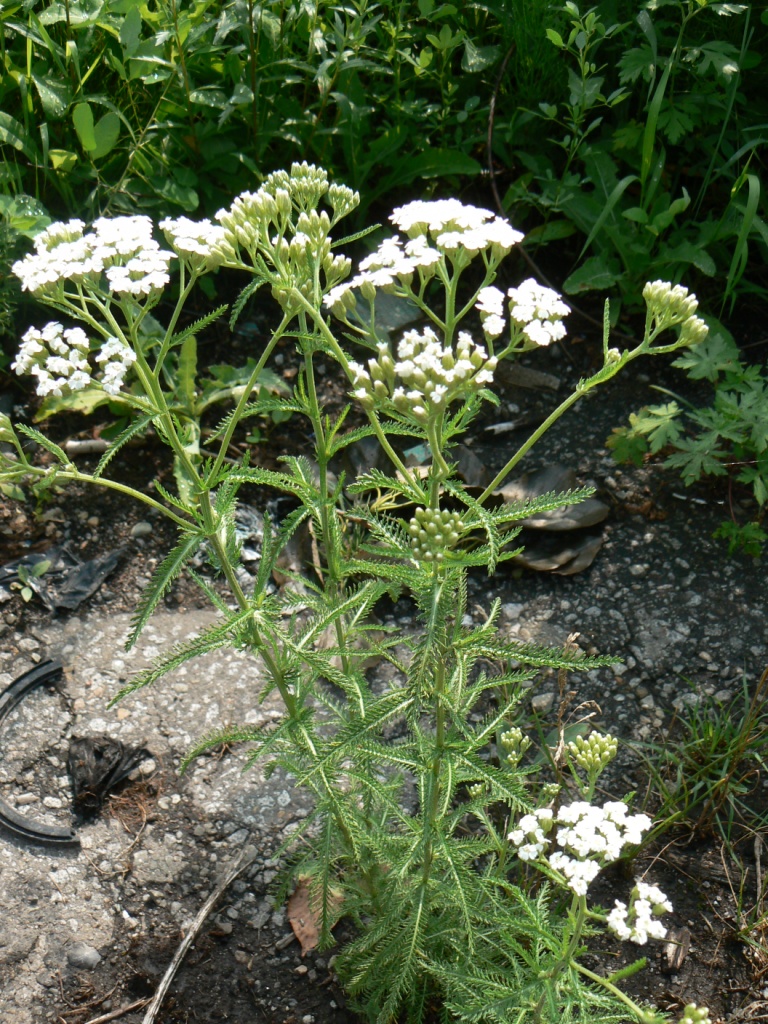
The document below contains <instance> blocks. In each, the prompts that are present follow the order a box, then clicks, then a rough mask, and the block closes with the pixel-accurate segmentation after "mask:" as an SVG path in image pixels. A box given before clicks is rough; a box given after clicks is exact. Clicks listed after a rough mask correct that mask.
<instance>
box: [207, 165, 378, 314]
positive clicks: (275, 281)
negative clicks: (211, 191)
mask: <svg viewBox="0 0 768 1024" xmlns="http://www.w3.org/2000/svg"><path fill="white" fill-rule="evenodd" d="M323 198H325V202H326V203H327V204H328V205H330V207H331V214H330V215H329V213H328V212H327V211H326V210H321V209H318V205H319V203H320V201H321V199H323ZM359 202H360V196H359V195H358V193H357V192H353V191H352V190H351V189H349V188H347V187H346V186H345V185H329V183H328V175H327V173H326V172H325V171H324V170H323V169H322V168H319V167H314V166H313V165H311V164H307V163H301V164H294V165H293V166H292V168H291V172H290V174H289V173H288V172H287V171H275V172H274V173H273V174H270V175H268V176H267V177H266V178H265V180H264V182H263V184H262V185H261V187H260V188H259V189H258V191H256V192H243V193H242V194H241V195H239V196H238V197H237V199H235V201H234V202H233V203H232V205H231V207H230V208H229V209H228V210H220V211H219V212H218V213H217V215H216V219H217V220H218V221H219V223H220V224H221V225H222V227H223V229H224V241H223V243H222V244H223V246H228V247H229V249H228V252H229V253H231V252H232V251H234V252H235V253H237V254H239V253H241V252H243V251H244V252H245V253H247V254H248V257H249V259H250V262H251V263H252V264H253V266H254V267H255V268H256V269H257V271H258V272H259V273H260V274H262V275H263V276H264V277H266V278H267V279H268V280H269V281H270V283H271V284H272V294H273V295H274V297H275V298H276V299H277V301H278V302H280V304H281V305H282V306H283V307H284V308H287V304H288V303H290V301H291V300H290V293H291V289H292V288H299V289H300V290H301V291H302V293H303V294H304V295H305V297H306V298H307V299H309V300H310V301H312V302H315V301H317V298H318V297H317V296H316V295H315V291H316V287H317V282H316V280H315V279H316V269H317V268H318V267H319V268H321V269H322V271H323V273H324V275H325V282H324V286H323V291H324V292H325V291H327V290H329V289H332V288H334V287H336V286H337V285H338V284H339V282H341V281H343V280H344V279H345V278H346V277H347V276H348V275H349V272H350V270H351V267H352V264H351V261H350V260H349V259H348V258H347V257H345V256H334V255H333V254H332V252H331V237H330V232H331V229H332V228H333V226H334V224H336V222H337V221H338V220H339V219H340V218H341V217H343V216H345V215H346V214H347V213H349V212H350V211H351V210H353V209H354V208H355V206H357V205H358V203H359ZM296 214H298V216H297V217H296ZM294 217H296V219H295V220H294ZM231 259H232V257H231V255H230V256H229V257H228V261H229V260H231Z"/></svg>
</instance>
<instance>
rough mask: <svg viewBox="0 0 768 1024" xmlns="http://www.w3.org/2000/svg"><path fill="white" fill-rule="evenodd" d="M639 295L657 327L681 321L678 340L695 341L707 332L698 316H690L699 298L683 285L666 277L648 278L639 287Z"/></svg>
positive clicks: (692, 342) (669, 325) (660, 327)
mask: <svg viewBox="0 0 768 1024" xmlns="http://www.w3.org/2000/svg"><path fill="white" fill-rule="evenodd" d="M643 298H644V299H645V302H646V305H647V306H648V310H649V312H650V314H651V316H652V317H653V318H654V319H655V321H656V327H657V329H663V328H667V327H674V326H675V325H676V324H680V325H681V327H680V340H681V341H682V342H684V344H687V345H696V344H698V343H699V342H700V341H703V340H704V339H705V338H706V336H707V334H708V333H709V328H708V327H707V325H706V324H705V323H704V321H703V320H702V319H701V317H698V316H694V314H695V312H696V310H697V309H698V308H699V300H698V299H697V298H696V296H695V295H693V294H692V293H689V292H688V289H687V288H685V287H684V286H683V285H681V284H676V285H672V284H670V282H669V281H649V282H648V283H647V284H646V286H645V287H644V288H643Z"/></svg>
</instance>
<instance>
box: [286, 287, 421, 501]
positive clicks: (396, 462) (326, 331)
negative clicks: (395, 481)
mask: <svg viewBox="0 0 768 1024" xmlns="http://www.w3.org/2000/svg"><path fill="white" fill-rule="evenodd" d="M291 298H293V299H295V301H296V302H297V304H298V305H300V306H301V307H302V308H303V310H304V311H305V312H306V313H307V314H309V316H310V317H311V318H312V320H313V321H314V323H315V326H316V327H317V328H318V330H319V331H320V333H321V334H322V336H323V339H324V340H325V342H326V343H327V345H328V347H329V348H330V349H331V351H332V352H333V355H334V358H335V359H336V360H337V362H338V363H339V364H340V365H341V368H342V369H343V370H344V373H346V375H347V378H348V379H349V380H350V381H351V380H352V379H353V378H352V374H351V373H350V371H349V360H348V359H347V357H346V355H345V354H344V351H343V350H342V348H341V347H340V345H339V343H338V341H336V339H335V338H334V336H333V333H332V331H331V330H330V328H329V327H328V324H327V323H326V322H325V320H324V319H323V317H322V315H321V314H320V313H319V312H318V311H317V310H316V309H315V307H314V306H313V305H312V303H311V302H309V301H308V300H307V299H306V298H305V297H304V296H303V295H302V294H301V292H300V291H299V290H298V288H293V289H292V290H291ZM366 414H367V416H368V421H369V422H370V424H371V426H372V427H373V431H374V433H375V434H376V438H377V440H378V442H379V444H380V445H381V447H382V448H383V449H384V451H385V452H386V453H387V456H388V458H389V459H390V461H391V462H392V464H393V466H394V467H395V468H396V469H397V471H398V472H399V473H400V474H401V475H402V477H403V479H404V480H407V481H408V482H409V483H410V484H412V485H414V484H415V481H414V478H413V476H412V474H411V473H410V472H409V471H408V470H407V469H406V467H405V464H404V463H403V461H402V459H401V458H400V457H399V455H398V454H397V452H395V450H394V448H393V447H392V445H391V444H390V443H389V440H388V438H387V436H386V434H385V433H384V431H383V430H382V427H381V424H380V423H379V420H378V417H377V416H376V413H375V412H374V411H373V410H370V411H369V410H367V409H366Z"/></svg>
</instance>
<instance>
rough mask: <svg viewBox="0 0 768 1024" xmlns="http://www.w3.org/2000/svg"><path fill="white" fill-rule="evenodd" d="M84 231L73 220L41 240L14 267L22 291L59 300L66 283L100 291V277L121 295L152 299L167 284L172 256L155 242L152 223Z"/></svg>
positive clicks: (121, 222)
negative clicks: (32, 250)
mask: <svg viewBox="0 0 768 1024" xmlns="http://www.w3.org/2000/svg"><path fill="white" fill-rule="evenodd" d="M84 227H85V225H84V224H83V222H82V221H80V220H70V221H67V222H66V223H61V222H59V223H55V224H51V225H50V227H48V228H46V230H45V231H43V232H41V233H40V234H39V235H37V237H36V238H35V252H33V253H29V254H28V255H27V256H25V257H24V259H23V260H19V261H18V262H17V263H14V265H13V272H14V274H16V276H17V277H18V278H19V279H20V280H21V284H22V288H23V289H25V290H26V291H30V292H32V293H33V294H34V295H40V296H46V295H48V296H53V297H56V296H59V297H60V296H61V295H62V290H63V285H64V282H65V281H72V282H73V283H74V284H77V285H89V286H90V287H91V288H93V289H94V290H98V288H99V286H100V282H101V276H102V274H104V275H105V276H106V278H107V282H108V287H109V289H110V291H112V292H113V293H115V294H117V295H135V296H144V295H146V296H150V295H153V294H155V293H156V292H157V291H159V290H161V289H162V288H164V287H165V285H166V284H168V282H169V280H170V276H169V274H168V265H169V263H170V261H171V260H172V259H173V258H174V254H173V253H172V252H168V251H167V250H164V249H161V248H160V246H159V245H158V243H157V242H156V241H155V240H154V238H153V237H152V221H151V220H150V218H149V217H112V218H107V217H101V218H99V219H98V220H97V221H95V222H94V224H93V225H92V229H91V231H89V232H88V233H84Z"/></svg>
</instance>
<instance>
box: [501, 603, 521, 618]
mask: <svg viewBox="0 0 768 1024" xmlns="http://www.w3.org/2000/svg"><path fill="white" fill-rule="evenodd" d="M524 607H525V605H522V604H513V603H512V602H511V601H510V602H509V603H507V604H503V605H502V606H501V614H502V617H503V618H505V619H507V620H510V621H511V620H513V619H519V618H520V612H521V611H522V610H523V608H524Z"/></svg>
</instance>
